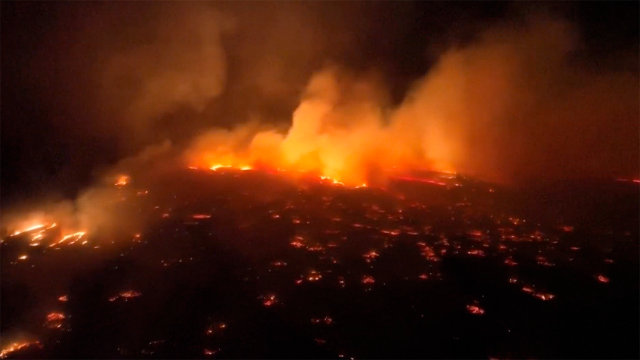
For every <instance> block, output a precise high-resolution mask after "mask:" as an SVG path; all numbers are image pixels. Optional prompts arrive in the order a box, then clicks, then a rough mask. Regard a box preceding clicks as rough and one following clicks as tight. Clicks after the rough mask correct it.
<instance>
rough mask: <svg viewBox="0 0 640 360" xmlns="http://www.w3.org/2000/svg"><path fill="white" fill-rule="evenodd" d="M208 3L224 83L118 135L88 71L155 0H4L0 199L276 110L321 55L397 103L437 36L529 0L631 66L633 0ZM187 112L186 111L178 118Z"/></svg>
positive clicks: (591, 46) (447, 40)
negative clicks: (219, 25) (191, 105)
mask: <svg viewBox="0 0 640 360" xmlns="http://www.w3.org/2000/svg"><path fill="white" fill-rule="evenodd" d="M210 5H211V6H212V7H216V8H217V9H219V10H221V11H222V12H224V13H227V14H231V15H232V16H233V18H234V19H235V25H234V26H235V29H234V30H233V31H230V32H229V33H228V34H225V35H224V36H223V47H224V49H225V56H226V59H227V70H226V72H227V75H226V79H227V81H226V85H225V87H224V90H223V91H222V92H221V94H220V95H219V96H217V97H216V99H214V100H213V101H211V102H210V103H208V104H206V106H205V107H204V109H200V111H198V112H197V113H194V112H193V110H191V109H175V110H173V111H171V112H168V113H164V114H163V115H162V116H161V118H160V119H158V121H157V122H156V123H155V125H154V126H153V127H152V131H148V132H147V133H146V134H145V136H143V137H141V136H138V135H137V134H125V135H123V133H127V132H130V133H134V132H135V130H133V129H130V128H128V127H126V126H124V125H122V124H121V123H120V121H122V120H120V119H118V116H117V114H119V112H118V109H117V107H118V102H117V101H113V102H111V103H109V104H103V103H100V104H97V103H96V99H99V98H100V96H97V95H96V94H99V93H100V91H101V89H100V85H99V84H97V83H96V82H95V78H94V76H93V75H95V74H96V72H99V71H100V70H99V69H100V68H101V65H102V64H103V60H104V59H105V58H106V57H108V55H109V54H110V53H113V52H117V51H119V49H121V48H123V47H124V48H135V47H136V46H144V44H145V40H144V36H145V34H144V31H138V28H137V24H138V21H140V22H142V23H144V22H145V19H146V17H147V16H152V14H153V13H154V11H155V10H154V8H156V7H158V5H157V3H153V2H146V3H141V2H135V3H124V2H63V3H56V2H33V3H32V2H6V1H3V2H2V4H1V6H2V9H1V10H2V75H3V76H2V108H1V110H2V140H1V141H2V144H1V145H2V154H1V156H2V168H1V170H2V188H1V190H2V201H3V207H4V206H8V204H11V203H13V202H15V201H18V200H20V199H23V198H27V197H30V196H39V195H42V194H47V193H51V192H61V193H62V194H63V195H65V196H70V197H72V196H74V195H75V192H76V191H78V190H79V189H80V188H82V187H83V186H86V185H87V184H89V183H90V182H91V181H92V179H93V178H92V177H93V171H94V170H95V169H96V168H97V167H100V166H108V165H110V164H113V163H115V162H116V161H117V160H118V159H121V158H123V157H126V156H130V155H132V154H135V153H136V152H137V151H139V150H140V149H142V148H143V147H144V146H145V145H148V144H151V143H154V142H157V141H158V140H161V139H164V138H171V139H172V140H173V141H174V143H178V144H179V143H180V142H181V141H186V140H187V139H189V138H191V137H192V136H193V135H194V134H196V133H197V132H198V131H201V130H202V129H205V128H207V127H210V126H213V125H217V126H230V125H233V124H234V123H237V122H240V121H243V120H244V119H246V117H247V115H248V114H250V113H251V112H259V113H261V114H267V115H268V116H267V117H269V118H278V119H284V120H283V121H286V120H287V119H290V114H291V113H292V111H293V109H294V108H295V107H296V105H297V103H298V99H299V93H300V91H301V89H303V87H304V85H305V83H306V82H307V80H308V78H309V76H310V75H311V74H312V73H313V72H314V71H316V70H317V69H318V68H319V67H320V66H322V64H323V63H325V62H326V61H334V62H337V63H340V64H342V65H344V66H346V67H348V68H351V69H362V70H366V69H368V68H372V67H373V68H376V69H378V70H379V71H381V73H382V74H383V77H384V79H385V81H386V83H387V84H388V88H389V89H390V92H391V95H392V97H393V101H395V102H398V101H400V100H401V99H402V97H403V96H404V94H405V92H406V91H407V89H408V87H409V86H410V84H411V83H412V81H414V80H415V79H417V78H419V77H420V76H422V75H423V74H425V73H426V72H427V71H428V70H429V68H430V66H431V65H433V63H434V62H435V61H436V58H437V57H436V56H437V55H438V54H439V53H440V52H441V51H442V50H443V49H444V48H445V47H447V46H449V45H451V44H464V43H466V42H469V41H473V39H474V36H475V35H476V34H477V33H478V32H479V31H481V30H483V29H485V28H486V27H487V26H490V25H491V24H492V23H493V22H494V21H498V20H504V19H505V18H509V17H511V16H512V15H513V14H516V13H522V12H527V11H530V10H531V9H538V8H546V9H548V10H550V11H551V12H553V13H554V14H561V15H562V16H563V17H564V18H566V19H568V20H569V21H572V22H575V23H576V24H577V25H578V28H579V30H580V32H581V34H582V36H583V41H584V44H583V46H584V49H583V51H582V53H581V56H582V57H583V61H585V62H587V63H589V64H592V65H595V66H596V67H599V68H602V67H608V66H613V67H616V66H627V67H635V72H636V73H637V71H638V68H637V65H638V62H637V56H638V43H639V37H638V32H639V22H638V17H639V6H638V3H637V2H585V3H577V2H576V3H574V2H570V3H559V4H556V3H550V2H548V3H547V2H545V3H543V4H533V3H527V4H525V5H522V4H520V5H514V4H510V3H504V2H463V3H455V2H421V3H411V2H385V3H381V2H375V3H366V4H364V3H357V2H314V3H311V2H309V3H295V2H286V3H285V2H277V3H267V2H260V3H251V2H241V3H240V4H232V3H225V2H216V3H212V4H210ZM173 6H177V7H181V6H185V7H186V6H187V5H186V3H175V4H173ZM150 14H151V15H150ZM167 21H168V22H170V21H171V20H170V19H168V20H167ZM114 24H115V25H114ZM301 26H303V27H304V28H301ZM142 27H144V26H143V25H142V26H141V28H142ZM106 29H108V30H106ZM112 29H116V30H115V33H113V32H112ZM319 29H321V31H320V30H319ZM136 44H138V45H136ZM139 44H142V45H139ZM621 51H622V52H628V53H631V54H635V61H633V59H632V60H631V61H630V63H629V64H620V63H618V62H616V60H611V59H612V54H615V53H617V52H621ZM274 54H275V55H274ZM272 57H275V59H274V60H273V62H274V63H276V64H285V65H284V68H285V69H286V70H287V73H286V75H285V76H283V77H282V84H283V85H282V88H278V89H276V90H273V91H271V92H269V91H264V89H261V87H260V86H257V85H255V84H253V83H252V76H253V75H250V74H251V73H250V72H248V70H247V69H251V68H253V66H251V65H252V64H254V62H255V61H256V59H261V60H264V61H265V63H269V61H270V60H269V59H271V58H272ZM293 63H295V65H292V64H293ZM260 64H262V63H260ZM120 95H121V94H118V96H120ZM122 96H124V95H122ZM116 98H117V96H116ZM110 99H112V98H110ZM185 117H189V118H190V119H192V120H189V125H188V126H186V125H185V121H184V119H185ZM214 118H215V119H216V120H211V119H214ZM274 122H277V120H274ZM639 135H640V134H639ZM635 151H637V149H636V150H635ZM630 159H631V161H633V157H631V158H630ZM638 160H639V159H636V161H638Z"/></svg>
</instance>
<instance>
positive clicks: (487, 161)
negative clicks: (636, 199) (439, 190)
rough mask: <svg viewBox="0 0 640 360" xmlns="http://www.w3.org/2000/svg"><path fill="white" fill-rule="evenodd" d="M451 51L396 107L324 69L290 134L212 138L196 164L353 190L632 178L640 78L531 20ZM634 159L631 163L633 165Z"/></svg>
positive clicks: (560, 24) (251, 132)
mask: <svg viewBox="0 0 640 360" xmlns="http://www.w3.org/2000/svg"><path fill="white" fill-rule="evenodd" d="M525 20H526V21H525V22H524V23H523V24H521V25H517V26H514V25H502V26H496V27H494V28H491V29H489V30H488V31H485V32H484V33H482V34H481V35H480V36H479V37H478V39H477V40H476V41H475V42H473V43H471V44H470V45H466V46H462V47H457V48H452V49H450V50H448V51H446V52H445V53H444V54H442V56H441V57H440V60H439V61H438V62H437V64H436V65H435V66H434V67H433V69H432V70H431V71H430V72H429V73H428V74H427V75H425V76H424V78H422V79H420V80H418V81H417V82H416V84H415V85H414V86H413V88H412V89H411V90H410V91H409V92H408V94H407V95H406V97H405V99H404V100H403V101H402V102H401V104H400V105H399V106H396V107H392V106H390V104H389V102H388V101H386V100H387V99H388V94H387V92H386V91H385V87H384V84H383V83H382V82H381V81H378V80H377V79H376V78H375V76H372V75H354V74H353V73H349V71H348V70H347V69H344V68H339V67H337V66H329V67H327V68H325V69H323V70H321V71H320V72H318V73H316V74H315V75H313V76H312V78H311V80H310V81H309V83H308V85H307V87H306V89H305V91H304V93H303V96H302V101H301V102H300V104H299V106H298V107H297V108H296V110H295V111H294V113H293V116H292V125H291V127H290V128H289V129H288V131H286V132H278V131H275V130H269V131H259V130H260V126H255V125H245V126H240V127H238V128H237V129H236V130H234V131H227V130H224V131H221V130H215V129H214V130H211V131H209V132H207V133H205V134H203V135H201V136H199V137H198V138H197V139H196V140H195V141H194V143H193V146H192V147H191V148H190V149H189V150H188V151H187V154H186V157H187V162H188V163H190V164H197V165H200V166H207V167H208V166H212V165H215V164H220V165H225V166H256V165H265V166H269V167H272V168H284V169H295V170H306V171H316V172H318V173H319V174H320V175H324V176H330V177H332V178H336V179H339V180H340V181H343V182H346V183H349V184H354V185H355V184H360V183H363V182H365V183H367V182H370V181H371V180H372V178H379V177H380V174H381V173H383V172H384V171H385V170H391V169H395V170H404V171H411V170H416V169H432V170H445V171H452V170H453V171H459V172H463V173H467V174H474V175H476V176H480V177H483V178H487V179H491V180H497V181H514V180H522V179H523V178H525V177H532V176H533V177H545V176H552V177H553V176H556V177H567V176H602V175H603V174H606V175H609V174H629V173H630V172H631V173H635V172H637V162H636V163H626V164H625V163H624V161H621V159H630V160H633V159H636V160H637V159H638V156H637V155H638V136H637V134H638V98H637V94H638V84H639V83H638V76H637V71H636V72H635V73H634V72H633V71H620V72H613V71H607V70H597V69H592V68H590V67H589V66H588V65H587V64H584V63H580V61H579V59H577V58H576V56H575V53H576V51H577V50H578V49H577V47H578V46H579V38H578V34H577V32H576V29H575V28H574V27H573V26H572V25H571V24H569V23H567V22H565V21H562V20H558V19H554V18H551V17H548V16H543V15H537V16H530V17H528V18H526V19H525ZM629 152H631V155H635V156H630V153H629Z"/></svg>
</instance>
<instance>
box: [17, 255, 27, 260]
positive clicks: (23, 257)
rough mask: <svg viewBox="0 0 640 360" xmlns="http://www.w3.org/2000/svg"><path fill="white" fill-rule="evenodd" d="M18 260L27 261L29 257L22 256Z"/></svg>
mask: <svg viewBox="0 0 640 360" xmlns="http://www.w3.org/2000/svg"><path fill="white" fill-rule="evenodd" d="M18 259H20V260H27V255H21V256H20V257H18Z"/></svg>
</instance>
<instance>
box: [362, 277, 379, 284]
mask: <svg viewBox="0 0 640 360" xmlns="http://www.w3.org/2000/svg"><path fill="white" fill-rule="evenodd" d="M375 282H376V280H375V279H374V277H373V276H370V275H365V276H363V277H362V283H363V284H373V283H375Z"/></svg>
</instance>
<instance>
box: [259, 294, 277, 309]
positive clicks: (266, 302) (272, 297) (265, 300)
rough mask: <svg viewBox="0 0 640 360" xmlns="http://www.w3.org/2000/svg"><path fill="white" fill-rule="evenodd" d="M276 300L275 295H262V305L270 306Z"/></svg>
mask: <svg viewBox="0 0 640 360" xmlns="http://www.w3.org/2000/svg"><path fill="white" fill-rule="evenodd" d="M277 302H278V300H276V296H275V295H269V296H264V297H263V300H262V305H264V306H272V305H274V304H276V303H277Z"/></svg>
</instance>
